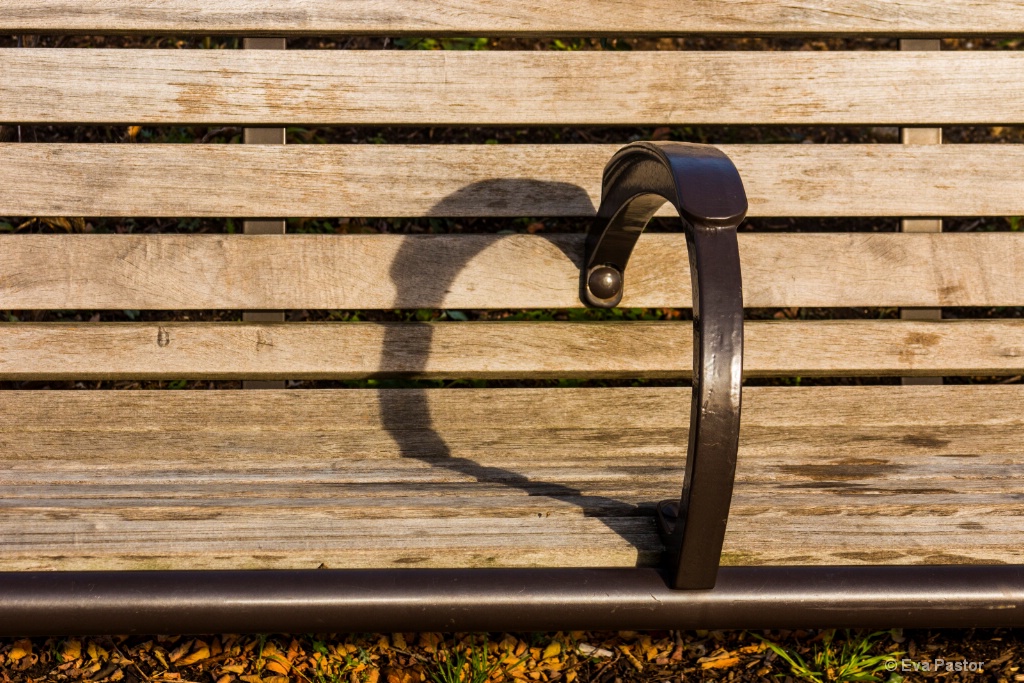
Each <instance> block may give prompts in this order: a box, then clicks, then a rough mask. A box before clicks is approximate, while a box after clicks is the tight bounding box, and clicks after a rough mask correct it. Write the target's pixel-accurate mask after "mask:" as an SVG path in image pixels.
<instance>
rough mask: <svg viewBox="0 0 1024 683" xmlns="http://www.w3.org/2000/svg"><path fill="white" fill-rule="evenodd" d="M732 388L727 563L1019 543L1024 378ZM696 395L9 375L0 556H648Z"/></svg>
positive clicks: (61, 562) (519, 563)
mask: <svg viewBox="0 0 1024 683" xmlns="http://www.w3.org/2000/svg"><path fill="white" fill-rule="evenodd" d="M744 393H745V396H744V407H743V410H744V416H743V420H744V424H743V431H742V440H741V447H740V453H739V465H738V470H737V477H736V490H735V495H734V498H733V505H732V511H731V514H730V518H729V526H728V533H727V536H726V541H725V550H724V555H723V558H722V560H723V564H725V565H736V564H740V565H758V564H811V565H813V564H819V565H851V564H852V565H855V564H959V563H987V564H1000V563H1017V564H1019V563H1024V524H1021V517H1022V516H1024V474H1022V472H1024V468H1022V465H1024V448H1022V444H1021V441H1020V433H1021V431H1020V430H1021V429H1022V426H1024V414H1022V413H1021V412H1020V411H1019V410H1016V409H1014V406H1019V405H1021V403H1022V400H1024V387H1021V386H1019V385H1008V386H999V387H994V386H970V385H967V386H934V387H900V386H861V387H803V388H800V387H796V388H794V387H750V388H748V389H747V390H746V391H745V392H744ZM688 412H689V389H687V388H685V387H682V388H588V389H455V390H419V389H392V390H380V391H376V390H337V391H335V390H318V391H309V390H307V391H257V392H230V391H203V392H167V391H131V392H125V391H24V392H20V391H12V392H5V410H4V411H3V412H2V413H0V453H2V455H0V471H2V478H0V500H2V501H3V502H2V503H0V504H2V506H3V508H4V514H3V515H2V517H0V537H2V538H4V539H5V551H4V553H3V555H2V556H0V570H33V569H65V570H69V569H75V570H85V569H90V570H91V569H186V568H189V569H215V568H220V569H226V568H232V569H239V568H295V569H299V568H306V569H312V568H316V567H319V566H321V565H323V566H326V567H330V568H354V567H364V568H366V567H493V566H515V567H523V566H547V567H571V566H635V565H638V564H639V565H652V564H656V563H657V561H658V557H659V554H660V552H661V544H660V542H659V540H658V536H657V534H656V532H655V525H654V517H653V511H654V505H655V503H656V502H657V501H659V500H663V499H671V498H674V497H676V496H678V495H679V486H680V482H681V481H682V472H683V462H684V459H685V456H686V436H685V434H686V430H687V427H688V424H689V422H688V420H689V417H688ZM966 547H969V548H970V549H971V550H970V553H969V554H964V553H963V552H962V549H963V548H966Z"/></svg>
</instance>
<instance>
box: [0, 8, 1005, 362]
mask: <svg viewBox="0 0 1024 683" xmlns="http://www.w3.org/2000/svg"><path fill="white" fill-rule="evenodd" d="M1022 30H1024V3H1020V2H1004V3H987V4H982V5H978V4H976V3H966V2H949V1H948V0H928V1H927V2H919V3H915V4H913V5H912V6H908V5H904V4H903V3H866V2H860V1H855V0H847V1H845V2H842V3H836V2H831V1H829V2H826V1H825V0H820V1H817V2H806V3H801V5H800V7H798V8H794V7H791V6H789V5H783V4H781V3H773V2H763V1H760V0H752V1H751V2H745V3H740V4H736V3H719V2H692V3H682V4H680V3H678V2H673V1H667V0H665V1H663V0H646V1H645V2H642V3H633V4H629V3H627V4H623V3H619V2H610V1H602V0H590V1H588V2H586V3H579V2H567V1H562V0H559V1H552V2H545V3H533V4H530V5H529V6H525V5H521V4H519V3H511V2H508V1H507V0H481V1H479V2H475V3H469V4H467V3H459V2H443V3H434V2H431V3H426V2H418V1H416V0H403V1H401V2H388V3H381V2H377V1H376V0H358V1H357V0H353V1H350V2H335V1H333V0H309V1H307V2H302V3H294V2H285V1H284V0H278V1H277V2H265V3H259V7H258V8H256V7H254V6H253V4H252V3H246V2H240V1H239V0H216V1H211V0H204V2H195V1H194V0H175V1H174V2H167V3H160V6H159V7H156V6H148V7H146V8H143V9H139V8H133V7H131V6H130V5H128V4H125V3H122V2H115V1H114V0H101V1H97V2H91V3H89V4H88V8H85V9H83V7H82V5H81V3H77V2H71V1H70V0H6V1H5V2H4V4H3V7H2V8H0V33H7V34H11V33H26V34H27V33H32V34H38V33H69V34H73V33H83V34H120V33H147V34H160V33H169V34H177V35H200V36H201V35H216V34H247V35H264V36H292V37H303V36H316V35H321V34H353V35H362V34H367V35H372V34H377V35H388V36H399V37H406V38H408V37H410V36H412V37H416V36H435V37H440V36H464V35H467V34H468V35H473V34H480V35H492V36H507V37H513V38H514V37H517V36H526V35H554V36H563V37H564V36H567V35H568V36H629V35H646V34H659V35H665V36H680V35H682V36H688V35H691V34H703V35H707V34H729V35H741V36H769V37H778V36H788V35H802V36H817V35H820V34H826V33H828V34H842V35H851V36H859V37H861V38H864V37H874V38H877V39H878V40H879V41H884V40H886V39H891V38H892V37H902V38H907V37H912V38H928V37H936V36H975V35H982V34H1007V33H1020V32H1021V31H1022ZM776 34H777V35H776ZM670 42H671V41H670ZM882 44H883V45H884V46H885V47H889V48H892V47H895V45H894V43H884V42H883V43H882ZM650 45H651V46H657V45H660V43H653V42H652V43H651V44H650ZM673 45H674V44H673ZM698 45H699V43H698ZM782 47H783V48H786V47H787V46H786V45H782ZM0 73H2V74H3V77H2V78H0V121H2V122H5V123H6V124H9V125H16V124H23V125H37V126H39V125H66V124H72V123H74V124H93V125H115V124H117V125H122V124H123V125H137V126H171V125H174V126H180V125H184V124H210V125H214V124H215V125H224V126H234V125H249V126H275V125H276V126H283V125H288V126H298V125H303V126H364V125H373V126H415V127H427V126H492V127H514V129H519V128H521V127H525V126H591V125H598V126H639V127H648V128H651V127H655V126H659V127H660V126H669V127H684V126H695V125H707V126H719V125H728V126H737V128H730V129H718V128H715V129H706V130H705V131H704V132H703V133H701V132H700V130H698V131H697V132H696V133H695V132H694V131H693V130H689V133H688V134H693V135H697V134H702V135H704V136H705V139H707V140H708V141H710V142H719V141H725V142H728V140H730V139H733V135H739V136H741V137H743V136H746V139H750V137H751V135H752V134H751V133H750V132H745V131H748V129H746V128H744V127H746V126H753V125H762V124H764V125H770V126H781V125H786V126H811V125H813V126H819V125H828V126H847V125H851V126H933V127H934V126H941V125H955V126H976V125H982V124H985V125H987V124H1001V125H1006V124H1021V123H1024V107H1022V106H1021V95H1020V93H1021V92H1022V84H1024V75H1022V74H1024V54H1022V53H1020V52H1015V51H1008V50H998V49H987V50H982V51H966V50H953V51H947V52H936V51H896V50H894V49H884V50H881V51H861V50H849V51H847V50H835V51H821V52H817V51H794V50H792V49H780V50H776V51H767V52H766V51H759V50H739V49H735V50H725V51H702V50H679V51H676V50H664V51H663V50H653V49H652V50H648V49H643V50H633V51H616V50H591V49H582V50H577V51H522V50H482V51H418V50H417V51H396V50H314V49H296V50H288V51H284V52H281V51H269V50H227V49H221V50H201V49H182V50H175V49H145V50H143V49H133V50H112V49H98V50H86V49H79V48H59V47H57V48H55V47H26V48H21V49H18V48H5V49H2V50H0ZM585 130H586V129H585ZM758 130H760V131H761V133H760V134H762V135H764V136H765V137H766V138H768V139H770V140H771V141H773V142H775V143H776V144H749V143H740V144H722V145H721V148H722V149H723V150H724V151H725V152H726V153H727V154H728V155H729V156H730V157H731V158H732V159H733V160H734V161H735V163H736V165H737V167H738V168H739V171H740V173H741V175H742V177H743V180H744V183H745V185H746V190H747V194H748V197H749V200H750V211H749V215H750V216H751V217H752V218H755V219H765V218H775V217H823V218H831V217H856V218H862V217H875V216H882V217H911V218H917V219H920V218H938V217H1001V216H1019V215H1021V214H1024V191H1021V190H1022V184H1021V180H1020V177H1019V169H1020V168H1022V167H1024V151H1022V150H1021V149H1020V148H1018V147H1017V146H1013V145H995V144H992V145H982V144H959V143H957V144H944V145H910V144H878V143H875V142H871V143H865V144H798V143H796V142H794V143H785V142H779V140H780V139H784V138H785V137H786V136H787V135H788V133H787V132H786V131H787V129H785V128H782V129H775V128H771V129H758ZM737 131H738V132H737ZM876 133H877V135H883V136H884V135H885V134H887V133H885V132H884V131H883V132H882V133H878V132H877V131H876V132H875V133H868V134H865V135H868V136H869V137H870V135H875V134H876ZM857 134H858V135H861V134H864V133H857ZM801 135H802V134H801ZM535 137H536V138H537V139H553V138H557V136H556V135H552V134H543V135H539V134H538V135H536V136H535ZM611 137H613V138H614V137H615V136H614V135H612V136H611ZM333 139H335V140H338V139H341V138H340V137H339V136H335V138H333ZM581 139H582V140H586V139H587V138H586V136H585V135H584V136H577V137H575V138H572V140H573V143H574V144H564V143H562V144H548V143H534V142H527V143H525V144H498V145H484V144H445V145H430V144H394V143H391V144H373V145H362V144H359V145H349V144H324V145H304V144H296V145H283V146H281V145H278V146H270V145H224V144H216V145H213V144H207V145H203V144H198V145H196V144H84V143H75V144H69V143H38V144H37V143H34V142H30V141H23V142H21V143H17V142H13V141H12V142H5V143H3V144H2V145H0V169H2V171H0V172H2V183H0V216H15V217H32V216H64V217H75V216H109V217H127V216H130V217H140V218H146V217H182V218H206V217H229V216H237V217H247V218H281V217H306V218H316V217H325V218H336V217H339V216H341V217H360V218H373V217H389V218H405V217H412V218H418V219H422V218H424V217H457V218H463V217H465V218H475V217H488V218H505V217H522V216H531V217H540V218H550V217H579V218H584V219H586V218H588V217H590V216H592V215H593V213H594V211H595V207H596V206H597V204H598V202H599V195H600V179H601V170H602V168H603V165H604V164H605V163H606V161H607V160H608V158H609V157H610V156H611V154H612V153H613V152H614V150H615V149H616V148H617V146H618V145H616V144H590V143H586V142H577V141H578V140H581ZM809 141H811V139H806V140H802V142H809ZM993 223H994V222H993ZM415 224H416V225H417V226H419V228H420V229H423V228H424V226H429V222H428V221H425V220H419V221H417V222H416V223H415ZM69 225H70V224H69ZM140 225H145V223H141V224H140ZM332 225H335V224H332ZM338 225H343V224H338ZM489 225H494V224H489ZM765 225H766V223H765V222H763V221H762V222H760V223H755V228H757V227H761V228H763V226H765ZM839 225H840V228H842V227H844V226H846V225H847V224H845V223H844V224H839ZM861 225H862V226H863V225H864V224H861ZM889 225H890V226H892V225H893V223H891V222H890V223H889ZM501 226H502V227H505V228H506V230H501V231H500V232H497V231H496V230H493V229H492V230H491V232H489V233H487V234H473V235H467V234H425V235H413V234H375V235H364V234H327V235H324V234H319V235H318V234H296V235H287V236H279V235H235V234H131V235H82V234H46V235H42V234H14V235H0V310H8V311H22V310H29V311H31V310H68V309H88V310H91V309H99V310H118V311H121V310H128V311H134V310H140V309H154V310H179V311H180V310H193V309H229V310H268V309H280V310H288V309H342V310H352V309H381V310H390V309H445V310H456V311H458V310H462V309H470V310H481V309H492V310H503V309H573V308H579V307H580V302H579V292H578V268H579V263H580V258H581V253H582V247H581V244H582V235H581V234H578V233H577V234H553V235H545V233H544V232H539V233H538V234H531V232H529V231H527V230H526V229H525V227H526V226H525V224H524V223H523V222H521V221H520V222H517V223H513V222H503V223H501ZM337 229H338V230H339V231H341V230H344V228H343V227H338V228H337ZM509 230H514V231H515V232H516V233H518V234H501V233H507V232H508V231H509ZM467 231H472V228H471V227H470V229H469V230H467ZM147 232H148V231H147ZM156 232H159V228H157V229H156ZM740 249H741V254H742V264H743V276H744V290H745V291H744V299H745V305H746V306H748V307H750V308H755V309H762V308H770V309H776V308H777V309H790V308H795V307H823V308H838V309H843V308H849V307H854V308H856V307H880V308H892V307H984V308H992V307H1004V306H1024V288H1022V287H1021V286H1020V283H1021V282H1022V281H1024V241H1022V240H1021V239H1020V235H1019V234H1013V233H1012V232H1010V231H1006V230H995V231H991V232H972V233H970V234H965V233H954V234H909V233H898V232H891V231H884V230H883V231H880V232H876V231H854V232H848V231H843V230H841V229H840V230H836V231H829V232H823V233H814V234H808V233H799V234H795V233H781V232H778V231H776V230H771V229H754V230H748V231H747V232H745V233H744V234H742V235H741V244H740ZM684 254H685V247H684V240H683V237H682V235H679V234H649V235H645V236H644V237H643V238H642V239H641V241H640V244H639V246H638V248H637V252H636V254H635V256H634V259H633V261H632V263H631V265H630V268H631V274H630V286H629V288H628V290H627V292H626V297H625V299H624V301H623V303H622V305H623V306H624V307H632V308H650V309H663V308H686V307H688V306H689V305H690V292H689V284H688V281H687V278H686V277H685V272H686V269H685V263H684V259H685V256H684ZM456 317H458V316H456ZM667 317H672V316H671V315H667ZM747 338H748V342H747V356H746V365H745V374H746V376H747V377H774V376H789V377H792V376H803V377H807V376H851V375H852V376H856V375H862V376H870V377H879V376H907V375H973V374H986V375H1012V374H1017V373H1020V372H1021V369H1022V365H1024V363H1022V361H1021V358H1024V352H1022V351H1021V349H1022V348H1024V331H1022V329H1021V327H1020V326H1019V325H1018V324H1016V321H1012V320H984V321H973V322H964V323H961V324H957V325H944V326H941V327H938V326H935V325H930V324H927V323H919V324H910V323H908V324H906V325H901V326H895V325H891V324H888V323H887V322H884V321H879V320H868V319H861V320H856V321H853V320H850V321H848V320H822V321H799V322H796V321H785V322H778V321H771V320H769V321H762V322H753V323H750V324H748V326H747ZM690 344H691V341H690V337H689V334H688V333H687V332H685V331H681V330H680V329H677V328H673V327H670V326H661V325H657V324H649V323H638V324H637V325H635V326H633V327H630V328H628V329H626V328H614V327H613V326H612V324H611V323H609V322H605V323H601V324H595V325H588V326H578V325H573V324H570V323H566V322H557V321H555V322H545V323H533V324H523V325H507V324H505V323H501V322H489V323H486V324H479V325H472V326H460V325H457V324H453V325H442V326H437V327H434V328H431V329H430V330H429V332H426V333H425V332H424V331H423V328H422V327H421V326H415V325H411V326H401V325H397V326H394V327H388V326H384V327H381V326H352V327H350V328H345V329H343V330H338V329H336V328H333V327H331V326H323V325H316V324H292V325H288V326H284V327H279V326H269V325H266V324H261V323H255V322H254V323H251V324H250V325H249V326H248V327H245V328H238V327H237V326H216V325H205V324H199V323H189V322H178V323H173V324H163V323H161V324H157V323H150V322H146V323H130V324H99V325H72V324H66V325H43V324H32V323H27V322H23V323H20V324H16V325H10V326H5V327H4V330H3V339H2V340H0V378H2V379H5V380H19V381H20V380H42V379H46V380H53V379H65V378H71V379H76V380H87V379H128V378H133V379H182V378H189V379H238V378H243V377H244V378H253V379H282V378H288V379H358V378H368V377H374V378H385V377H403V378H412V377H418V378H450V377H465V378H485V379H497V378H511V377H515V378H528V379H530V378H532V379H540V378H554V377H558V378H566V377H568V378H622V377H638V378H674V377H678V378H683V377H686V376H688V375H689V374H690V371H691V368H690V358H691V355H690Z"/></svg>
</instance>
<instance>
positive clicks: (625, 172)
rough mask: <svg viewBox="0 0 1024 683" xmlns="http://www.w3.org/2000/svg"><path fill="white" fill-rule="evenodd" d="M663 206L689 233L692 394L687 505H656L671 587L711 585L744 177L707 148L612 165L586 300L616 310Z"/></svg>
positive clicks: (726, 496)
mask: <svg viewBox="0 0 1024 683" xmlns="http://www.w3.org/2000/svg"><path fill="white" fill-rule="evenodd" d="M665 202H670V203H671V204H672V205H673V206H675V208H676V210H677V211H678V213H679V217H680V220H681V222H682V225H683V231H684V232H685V234H686V246H687V251H688V252H689V263H690V278H691V282H692V289H693V321H694V322H693V336H694V344H693V355H694V358H693V361H694V363H693V367H694V372H693V393H692V397H693V398H692V401H693V404H692V408H691V413H690V414H691V417H690V437H689V444H688V449H687V456H686V473H685V477H684V481H683V490H682V495H681V497H680V500H679V501H678V502H676V501H664V502H662V503H660V504H659V505H658V528H659V531H660V532H661V535H662V538H663V539H664V541H665V545H666V548H667V552H666V560H667V565H668V581H669V585H670V586H671V587H672V588H679V589H705V588H713V587H714V585H715V580H716V577H717V575H718V565H719V561H720V558H721V554H722V543H723V540H724V538H725V528H726V523H727V521H728V517H729V506H730V503H731V500H732V488H733V479H734V476H735V472H736V451H737V448H738V445H739V429H740V403H741V381H742V369H743V290H742V279H741V276H740V259H739V247H738V245H737V241H736V228H737V226H738V225H739V224H740V222H741V221H742V220H743V218H744V217H745V216H746V213H747V198H746V193H745V192H744V190H743V182H742V180H741V179H740V175H739V172H738V171H737V170H736V167H735V166H734V165H733V163H732V161H730V160H729V157H727V156H726V155H725V154H724V153H723V152H721V151H719V150H718V149H716V148H714V147H711V146H710V145H696V144H688V143H678V142H672V143H652V142H641V143H634V144H631V145H628V146H626V147H624V148H623V149H622V150H620V151H619V152H618V153H616V154H615V156H614V157H612V160H611V161H610V162H609V163H608V165H607V166H606V167H605V171H604V181H603V184H602V188H601V207H600V209H599V210H598V214H597V219H596V220H595V222H594V224H593V226H592V227H591V229H590V232H589V233H588V234H587V241H586V254H585V258H584V267H583V269H582V271H581V277H580V298H581V300H582V301H583V303H584V304H586V305H588V306H591V307H599V308H611V307H613V306H615V305H617V304H618V303H619V301H621V299H622V292H623V288H624V286H625V274H626V266H627V264H628V262H629V257H630V254H631V253H632V251H633V247H634V246H635V245H636V242H637V240H638V239H639V238H640V235H641V233H643V231H644V228H645V227H646V226H647V223H648V222H649V221H650V220H651V218H652V217H653V216H654V214H655V212H656V211H657V210H658V209H659V208H661V206H662V205H663V204H664V203H665Z"/></svg>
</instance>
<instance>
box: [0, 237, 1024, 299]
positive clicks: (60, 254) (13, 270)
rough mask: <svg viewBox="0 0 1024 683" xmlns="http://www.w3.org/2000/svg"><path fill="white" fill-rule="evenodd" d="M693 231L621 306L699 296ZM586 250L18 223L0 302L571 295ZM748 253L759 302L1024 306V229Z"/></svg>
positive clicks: (747, 273)
mask: <svg viewBox="0 0 1024 683" xmlns="http://www.w3.org/2000/svg"><path fill="white" fill-rule="evenodd" d="M684 242H685V240H684V239H683V236H682V235H680V234H667V233H661V234H654V233H652V234H648V235H644V236H643V238H642V239H641V240H640V241H639V243H638V245H637V247H636V251H635V252H634V255H633V258H632V260H631V261H630V266H629V272H628V277H627V282H626V288H625V296H624V298H623V305H624V306H627V307H650V308H662V307H688V306H689V305H690V288H689V282H688V280H689V278H688V277H687V276H686V275H685V273H686V265H685V258H686V257H685V254H686V247H685V244H684ZM581 253H582V236H581V235H552V236H549V237H541V236H537V235H413V236H399V235H288V236H274V235H184V234H162V235H7V236H0V310H22V309H58V310H65V309H100V310H110V309H113V310H121V309H169V310H175V309H204V308H225V309H302V308H316V309H393V308H449V309H460V308H469V309H502V308H574V307H580V305H581V304H580V302H579V270H578V268H579V265H578V262H579V259H580V254H581ZM740 254H741V257H742V267H743V280H744V282H743V284H744V303H745V305H746V306H749V307H777V306H1021V305H1024V288H1021V287H1020V286H1019V285H1018V283H1020V282H1022V281H1024V236H1022V235H1020V234H1018V233H949V234H938V235H931V234H892V233H888V234H887V233H816V234H810V233H809V234H765V233H761V234H742V235H741V236H740ZM254 273H258V274H259V276H258V277H256V276H254V275H253V274H254Z"/></svg>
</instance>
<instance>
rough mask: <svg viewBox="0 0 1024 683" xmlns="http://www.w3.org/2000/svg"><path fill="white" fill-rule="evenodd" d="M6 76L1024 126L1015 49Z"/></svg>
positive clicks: (259, 63)
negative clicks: (1019, 124)
mask: <svg viewBox="0 0 1024 683" xmlns="http://www.w3.org/2000/svg"><path fill="white" fill-rule="evenodd" d="M0 73H3V74H4V78H3V80H2V81H0V121H17V122H20V123H27V124H43V123H58V122H69V123H95V124H140V125H141V124H146V125H156V124H183V123H195V124H201V123H206V124H213V123H218V124H263V125H271V124H278V125H280V124H298V123H305V124H317V125H352V124H374V125H429V124H437V125H446V124H493V125H547V124H566V125H569V124H572V125H586V124H595V125H605V126H607V125H632V124H644V125H654V124H675V125H687V124H758V123H773V124H840V123H845V124H889V125H923V124H972V123H980V124H985V123H990V124H994V123H1004V124H1017V123H1024V107H1021V106H1020V104H1021V103H1020V98H1019V97H1016V96H1015V95H1014V94H1015V93H1019V92H1021V88H1022V85H1024V75H1022V74H1024V53H1020V52H1013V51H994V52H639V51H638V52H591V51H582V52H504V51H495V52H457V51H444V50H442V51H396V50H379V51H370V50H359V51H346V50H303V51H288V52H276V51H274V52H270V51H263V50H141V49H140V50H79V49H52V48H47V49H21V50H19V49H15V48H8V49H2V50H0ZM965 102H969V103H970V106H964V103H965Z"/></svg>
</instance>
